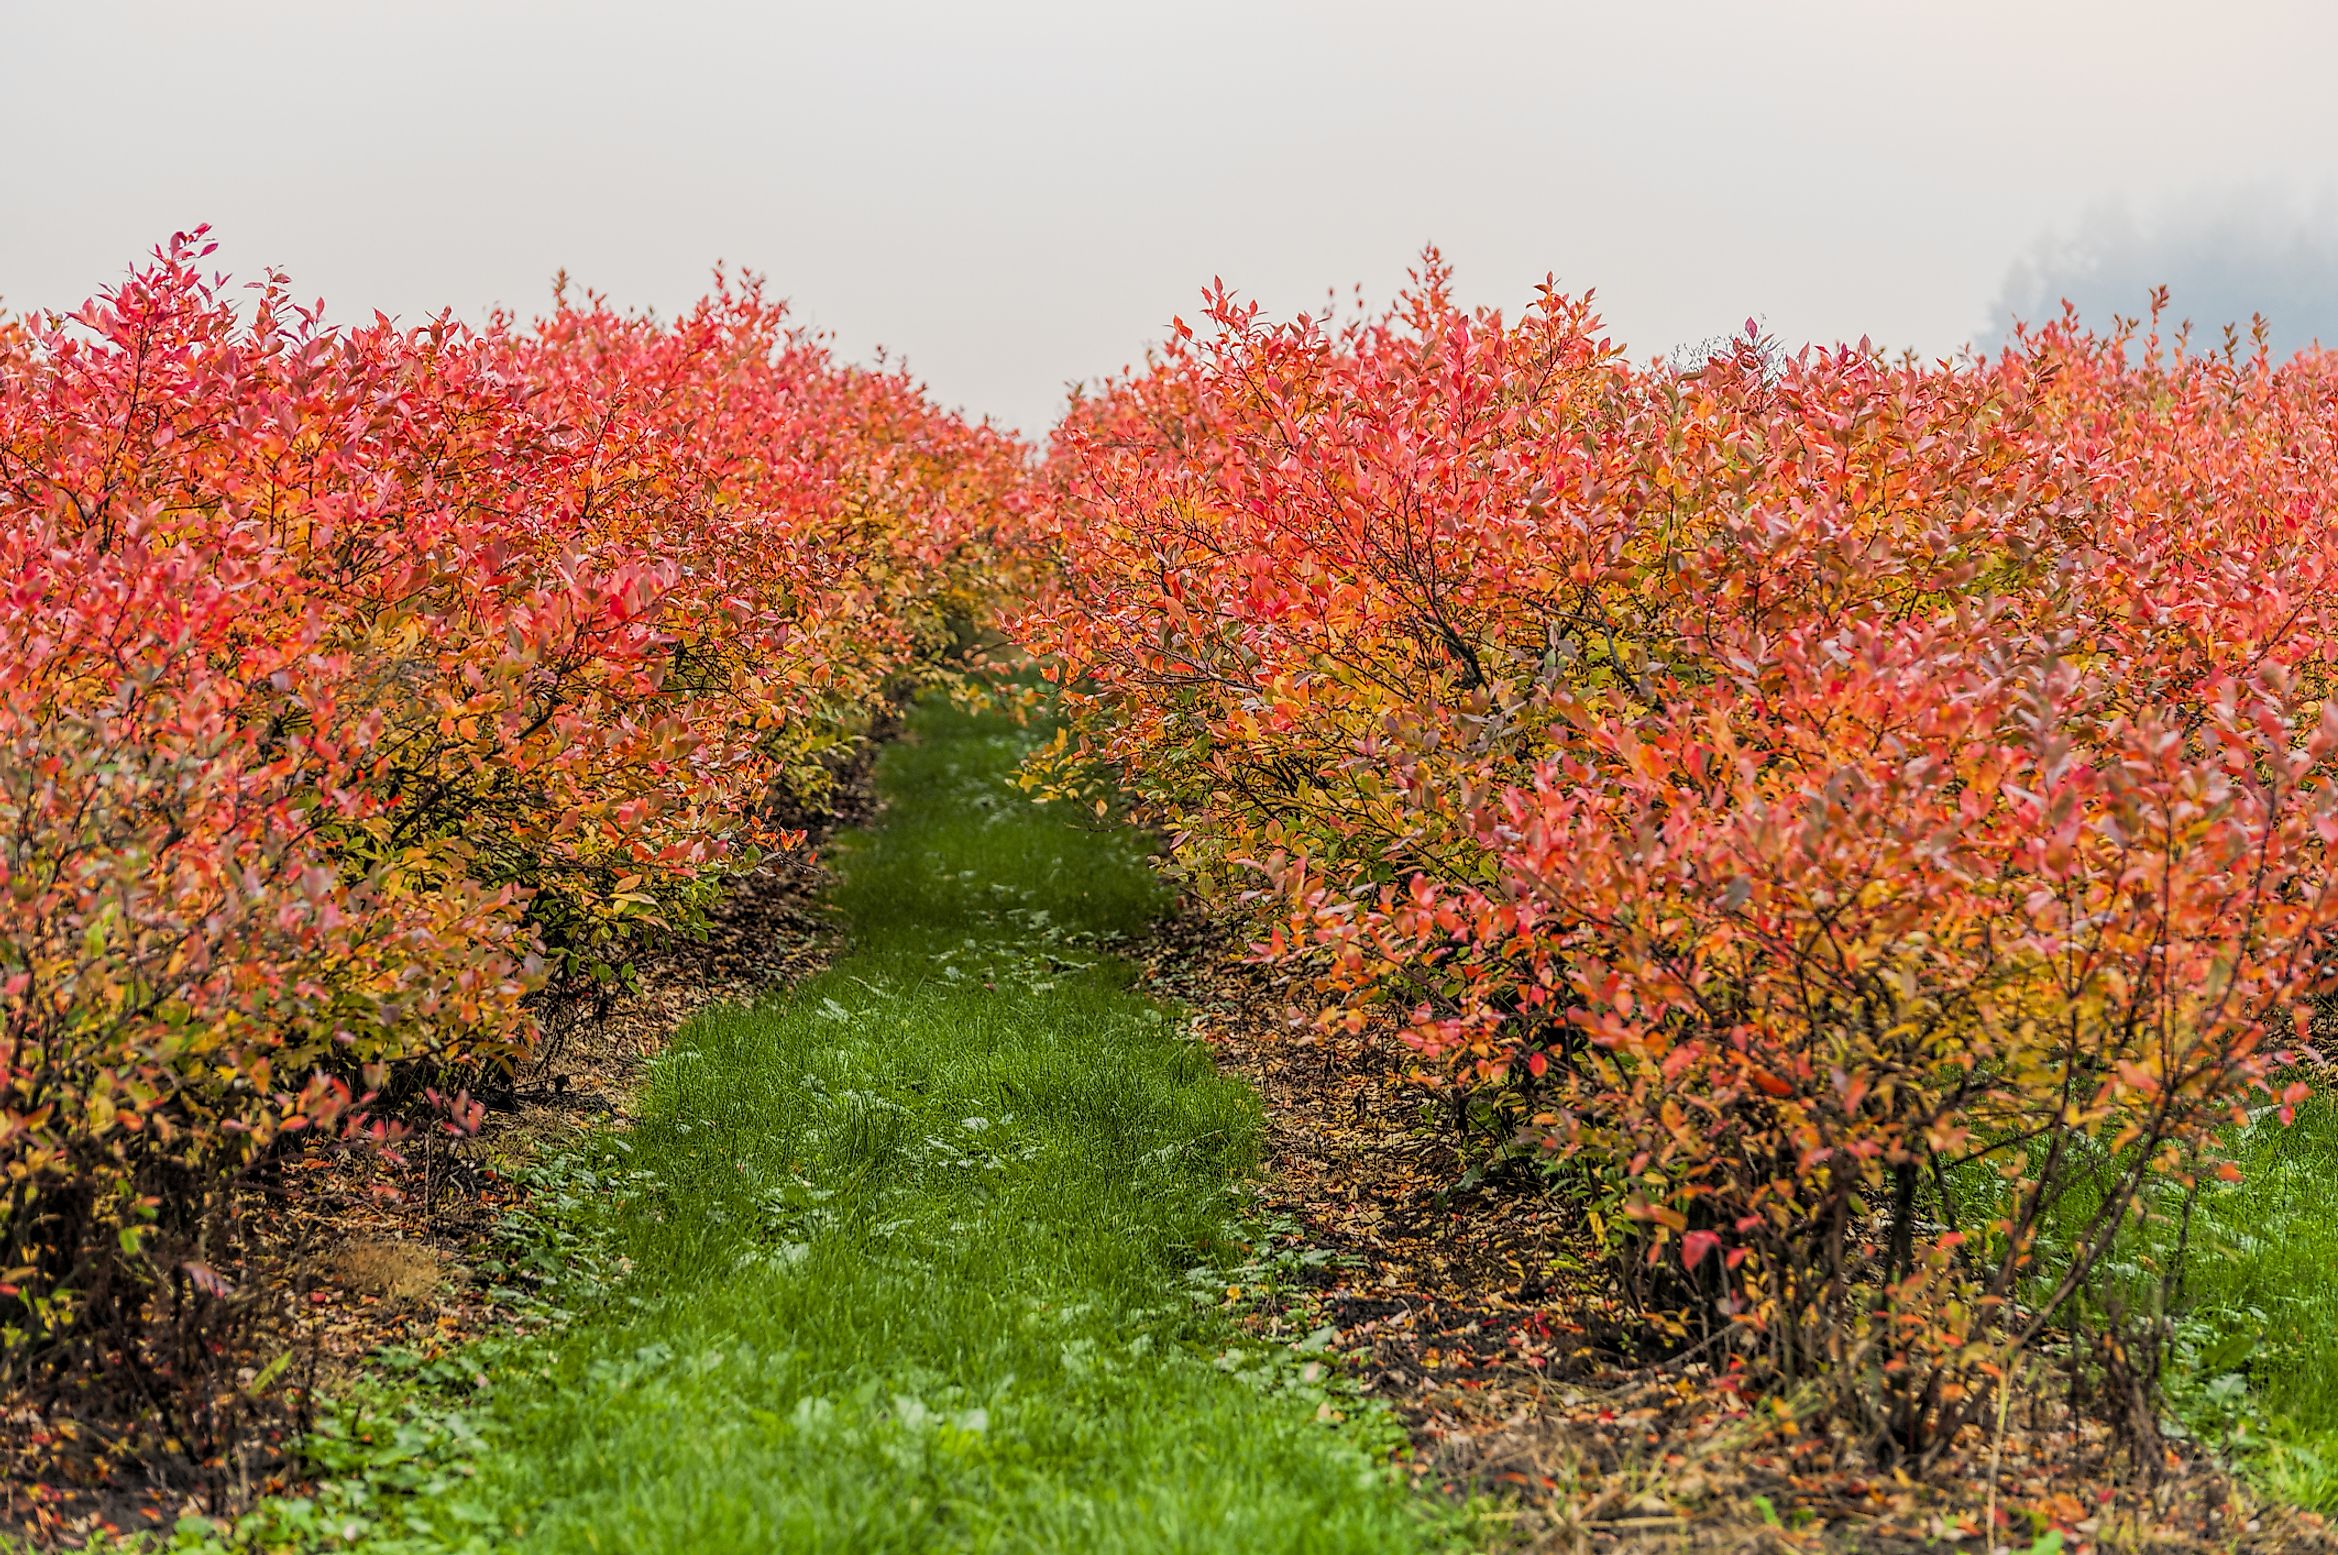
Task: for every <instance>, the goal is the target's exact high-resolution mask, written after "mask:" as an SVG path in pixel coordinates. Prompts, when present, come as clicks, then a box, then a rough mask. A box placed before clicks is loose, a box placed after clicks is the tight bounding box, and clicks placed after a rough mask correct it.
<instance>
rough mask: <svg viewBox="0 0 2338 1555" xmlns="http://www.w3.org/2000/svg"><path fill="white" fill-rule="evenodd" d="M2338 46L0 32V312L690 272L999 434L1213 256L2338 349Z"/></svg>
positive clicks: (1291, 285)
mask: <svg viewBox="0 0 2338 1555" xmlns="http://www.w3.org/2000/svg"><path fill="white" fill-rule="evenodd" d="M2334 61H2338V6H2331V5H2329V4H2327V3H2326V0H2323V3H2311V4H2309V3H2303V0H2300V3H2270V0H2218V3H2216V4H2203V3H2200V0H2183V3H2160V0H2087V3H2075V0H2018V3H2004V0H1954V3H1948V0H1941V3H1928V4H1918V3H1915V0H1840V3H1831V0H1830V3H1815V0H1767V3H1763V0H1729V3H1723V0H1619V3H1615V4H1610V5H1582V4H1568V3H1560V0H1538V3H1527V0H1520V3H1503V0H1438V3H1425V0H1404V3H1396V0H1322V3H1312V0H1310V3H1299V0H1180V3H1175V4H1168V3H1162V4H1153V3H1139V0H993V3H987V4H986V3H976V0H963V3H957V4H950V3H943V0H833V3H830V4H826V5H803V4H793V3H787V0H766V3H760V4H749V3H736V4H716V3H706V0H701V3H687V0H658V3H656V4H650V3H646V0H642V3H635V4H617V3H609V0H542V3H523V0H459V3H457V0H385V3H372V4H368V3H358V0H336V3H328V4H318V3H315V0H307V3H297V4H296V3H290V0H280V3H262V0H208V3H205V4H200V5H185V4H167V3H164V0H135V3H126V0H0V69H4V71H5V84H4V85H0V145H4V146H5V147H6V155H5V157H0V299H4V300H5V303H6V304H7V305H8V306H11V307H14V308H18V309H23V308H29V307H43V306H60V305H70V304H73V303H76V302H78V301H79V300H80V299H81V298H83V297H84V296H86V295H88V294H89V293H90V292H92V291H94V290H96V289H97V288H99V287H101V286H103V285H105V284H107V283H108V282H110V281H111V280H113V279H114V278H116V277H118V276H119V275H120V274H121V272H122V270H123V269H124V267H125V266H126V264H127V263H128V262H129V261H130V260H131V259H132V258H134V257H136V256H137V255H139V254H141V253H142V252H144V251H145V250H146V249H148V248H150V247H151V246H152V245H153V244H154V243H155V242H156V241H158V240H159V239H161V238H163V237H165V236H167V235H168V234H169V232H170V231H171V230H172V229H173V228H176V227H185V226H190V225H192V224H194V223H197V222H203V221H208V222H210V223H212V224H213V225H214V227H215V228H216V229H217V231H218V234H219V236H220V237H221V238H222V239H223V244H224V246H223V249H222V254H221V259H222V260H223V261H224V262H226V263H228V264H230V265H232V266H233V267H234V268H235V269H237V270H238V271H239V272H245V273H248V272H252V271H256V270H257V269H258V268H260V267H261V266H263V265H267V264H271V263H273V264H279V265H282V266H284V267H286V268H288V269H289V270H290V271H291V272H292V273H293V277H294V280H295V282H296V284H297V286H298V288H299V289H300V290H301V291H302V292H304V293H306V294H310V295H322V296H323V297H325V298H326V300H327V302H328V304H329V305H330V307H331V308H332V310H333V311H334V312H335V313H336V314H338V315H340V316H343V317H363V316H365V315H366V314H367V313H368V312H369V311H370V310H371V309H373V308H375V307H380V308H382V309H384V310H386V311H389V312H391V313H394V314H401V315H403V316H405V317H407V318H410V319H411V318H416V317H419V316H421V315H422V314H425V313H428V312H432V311H435V310H436V309H438V308H439V307H441V306H452V307H454V308H455V309H456V310H457V311H458V312H462V313H465V314H476V313H477V312H479V311H481V310H482V309H483V308H484V307H485V306H486V305H488V304H490V303H493V302H504V303H508V304H510V305H512V306H514V307H516V308H519V309H521V310H523V311H525V310H528V309H531V308H533V307H534V306H536V305H537V304H538V303H540V302H541V301H542V299H543V298H544V297H545V296H546V295H547V288H548V284H549V280H550V277H551V276H552V274H553V272H554V271H556V270H558V269H560V268H561V267H563V266H565V267H566V268H567V269H568V270H569V271H570V272H571V273H572V274H573V275H574V276H575V277H576V278H577V279H578V280H579V281H580V282H583V283H586V284H589V285H591V286H594V287H597V288H599V289H601V290H604V291H606V292H608V293H610V294H611V295H612V296H613V297H615V298H616V299H617V300H619V301H621V302H625V303H631V304H637V305H645V306H654V307H657V308H660V309H666V310H671V309H673V308H675V307H677V306H679V305H681V304H683V303H684V302H686V301H688V300H689V299H690V298H691V297H693V296H695V295H696V294H697V293H698V291H699V290H700V289H701V288H702V283H703V281H704V278H705V276H706V274H707V271H708V269H709V267H710V266H711V265H712V264H713V263H714V262H715V261H717V260H727V261H729V262H730V263H732V264H734V265H738V266H745V267H748V268H752V269H756V270H760V271H763V272H764V273H766V274H767V275H769V276H770V277H771V279H772V282H773V285H774V287H775V288H776V289H777V290H778V291H780V292H781V293H783V294H785V295H787V296H789V297H790V298H792V299H794V301H795V303H796V305H797V308H798V310H799V313H800V316H801V317H802V318H804V319H805V320H806V321H808V322H811V323H814V324H817V325H819V326H821V327H823V328H826V329H829V330H832V331H833V332H834V333H835V335H836V337H837V339H838V341H839V343H840V345H841V346H842V348H843V349H844V350H845V351H847V352H848V353H850V354H852V355H855V356H863V355H866V354H867V353H868V352H870V351H871V350H872V349H873V348H874V347H875V346H876V345H877V344H879V343H883V344H885V345H886V346H888V347H890V348H892V349H893V350H895V351H896V352H899V353H902V354H904V355H906V357H907V358H908V360H909V362H910V365H911V366H912V367H913V368H914V369H915V370H916V371H918V372H919V373H920V374H921V375H922V376H924V377H925V378H926V379H927V380H928V381H929V382H930V383H931V385H932V386H933V388H934V390H935V391H936V392H937V394H939V395H940V396H941V397H942V398H943V399H944V400H946V401H949V402H952V403H956V404H962V405H965V406H967V407H969V408H970V409H972V410H974V411H977V412H989V413H993V414H995V415H997V416H998V417H999V418H1000V419H1001V420H1003V421H1006V422H1008V423H1011V424H1015V425H1019V426H1021V427H1023V428H1025V429H1026V430H1030V431H1038V430H1041V429H1043V428H1044V427H1045V426H1046V425H1047V424H1048V423H1049V422H1050V421H1051V420H1052V419H1053V416H1054V413H1055V410H1056V407H1057V406H1058V404H1059V403H1060V400H1061V396H1062V389H1063V385H1064V384H1065V382H1066V381H1067V380H1071V379H1079V378H1088V377H1093V376H1095V375H1097V374H1099V373H1103V372H1108V371H1111V370H1113V369H1116V368H1117V367H1119V366H1120V365H1122V364H1123V363H1125V362H1128V361H1130V360H1131V359H1133V358H1134V357H1136V356H1137V355H1138V354H1140V353H1141V351H1142V349H1143V347H1144V345H1145V344H1146V342H1147V341H1149V340H1151V339H1153V338H1156V337H1157V336H1158V335H1159V334H1160V332H1161V330H1162V328H1163V326H1164V325H1165V323H1166V322H1167V320H1168V319H1169V318H1170V316H1171V315H1172V314H1174V313H1178V312H1181V311H1182V312H1186V313H1190V312H1191V311H1192V308H1193V302H1194V298H1195V296H1196V293H1197V291H1198V288H1199V287H1200V286H1201V285H1202V284H1203V283H1205V282H1207V281H1208V280H1209V278H1210V277H1211V276H1213V275H1223V276H1224V277H1225V278H1226V280H1227V282H1228V283H1229V284H1231V285H1234V286H1235V287H1237V288H1238V289H1240V290H1242V291H1244V292H1246V293H1248V294H1250V295H1253V296H1256V297H1258V298H1260V299H1261V300H1262V301H1263V302H1264V303H1265V304H1266V305H1267V306H1268V307H1269V308H1271V309H1275V310H1278V311H1293V310H1297V309H1300V308H1305V307H1309V306H1311V305H1313V304H1315V303H1316V302H1317V301H1318V300H1319V299H1320V298H1321V297H1322V296H1323V294H1324V293H1325V292H1326V291H1327V290H1329V289H1331V288H1334V287H1337V288H1341V289H1343V290H1344V289H1346V288H1347V287H1349V286H1351V285H1353V284H1356V283H1361V284H1362V285H1363V286H1364V288H1365V290H1366V292H1367V294H1368V295H1370V296H1372V297H1374V298H1381V297H1385V296H1386V295H1387V293H1388V292H1389V291H1390V290H1392V289H1393V287H1394V286H1395V285H1396V284H1397V283H1398V282H1399V281H1400V280H1401V278H1402V276H1403V273H1404V271H1405V269H1406V267H1407V265H1408V264H1409V263H1410V262H1411V260H1412V258H1413V256H1414V255H1415V254H1416V253H1417V252H1418V250H1419V249H1420V247H1421V245H1422V244H1423V243H1424V242H1427V241H1430V240H1434V241H1436V242H1437V243H1439V244H1441V245H1442V246H1443V247H1444V249H1445V251H1446V253H1447V255H1448V257H1449V258H1450V259H1451V260H1452V261H1453V262H1454V263H1455V265H1456V266H1457V267H1458V270H1459V281H1460V286H1461V289H1462V291H1463V292H1464V294H1465V295H1466V296H1467V297H1468V298H1469V299H1470V300H1473V301H1497V302H1502V303H1504V304H1506V305H1510V304H1515V303H1516V302H1518V301H1519V300H1521V299H1524V298H1527V297H1529V296H1531V293H1532V287H1533V284H1534V282H1535V281H1537V280H1538V279H1540V278H1541V276H1542V275H1543V274H1544V273H1545V272H1547V271H1555V272H1556V273H1557V274H1558V276H1559V277H1560V280H1561V282H1562V284H1564V285H1566V286H1567V287H1569V288H1570V289H1581V288H1586V287H1596V288H1598V291H1599V295H1600V297H1601V298H1602V299H1603V302H1604V308H1603V311H1604V313H1605V315H1606V317H1607V320H1608V322H1609V325H1610V327H1611V328H1612V329H1613V331H1614V332H1615V333H1616V334H1617V335H1618V337H1619V338H1621V339H1623V340H1625V341H1627V342H1628V343H1629V344H1630V345H1631V346H1632V347H1633V348H1634V350H1635V351H1637V352H1641V353H1656V352H1662V351H1666V350H1669V349H1671V348H1673V347H1675V346H1678V345H1681V344H1684V343H1688V342H1692V341H1695V340H1698V339H1701V338H1704V337H1707V336H1711V335H1713V334H1716V333H1720V332H1723V331H1726V330H1730V329H1732V328H1735V327H1737V326H1739V325H1740V324H1741V323H1742V321H1743V320H1744V319H1745V317H1746V316H1747V315H1749V314H1752V315H1758V316H1759V317H1761V318H1762V319H1763V320H1764V321H1765V322H1766V324H1767V325H1768V327H1769V328H1770V329H1771V330H1772V331H1773V332H1775V333H1777V334H1778V335H1781V336H1783V337H1785V338H1787V339H1789V340H1791V341H1797V342H1799V341H1801V340H1805V339H1813V338H1816V339H1821V340H1834V339H1839V338H1856V337H1857V336H1859V335H1861V334H1868V335H1871V336H1873V337H1874V338H1875V339H1876V340H1877V341H1879V342H1883V343H1888V344H1891V345H1895V346H1898V345H1906V346H1913V347H1916V348H1918V349H1920V350H1923V351H1927V352H1945V351H1949V350H1952V349H1954V348H1955V347H1957V346H1958V345H1960V344H1961V343H1963V342H1966V341H1968V340H1974V339H1982V338H1987V337H1988V336H1989V335H1990V334H1991V332H1992V329H1993V326H1994V320H1995V317H1996V315H1997V312H1998V311H1999V310H2000V309H2001V308H2002V307H2003V306H2005V305H2007V304H2014V305H2019V306H2022V307H2025V308H2029V309H2032V310H2033V311H2034V309H2035V308H2036V307H2037V306H2039V305H2040V302H2041V299H2044V298H2047V297H2049V296H2051V295H2059V293H2060V292H2061V291H2063V290H2072V289H2074V288H2075V290H2077V291H2078V292H2083V293H2084V294H2085V295H2084V296H2083V297H2082V300H2083V301H2085V302H2086V303H2087V304H2088V306H2089V307H2090V308H2096V307H2100V308H2102V309H2105V310H2107V309H2109V308H2111V307H2124V308H2125V309H2126V310H2127V311H2136V310H2137V309H2139V308H2140V306H2141V303H2142V289H2143V288H2144V287H2146V286H2148V285H2149V284H2150V283H2151V281H2152V280H2155V279H2157V280H2165V281H2168V282H2170V283H2171V284H2173V285H2175V286H2176V288H2177V295H2176V308H2177V311H2178V312H2179V313H2192V314H2194V315H2196V316H2201V317H2204V318H2205V317H2210V316H2213V317H2215V319H2216V321H2217V322H2221V321H2222V317H2223V315H2224V314H2226V313H2236V314H2245V313H2246V312H2248V311H2250V310H2251V309H2253V308H2263V309H2265V310H2267V311H2269V312H2270V313H2272V314H2273V316H2274V322H2275V324H2276V325H2277V326H2279V327H2280V328H2281V329H2282V330H2283V331H2284V332H2285V338H2286V339H2302V338H2306V337H2308V336H2312V335H2315V334H2320V335H2322V336H2323V337H2325V338H2328V339H2331V340H2332V341H2333V342H2334V343H2338V219H2334V218H2333V214H2332V213H2333V211H2334V210H2338V205H2334V204H2333V202H2334V201H2338V85H2334V81H2333V76H2332V70H2333V62H2334ZM2090 288H2092V289H2091V290H2090ZM2129 291H2131V292H2133V294H2134V295H2133V296H2132V297H2126V296H2124V295H2123V294H2124V293H2126V292H2129Z"/></svg>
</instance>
